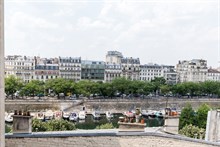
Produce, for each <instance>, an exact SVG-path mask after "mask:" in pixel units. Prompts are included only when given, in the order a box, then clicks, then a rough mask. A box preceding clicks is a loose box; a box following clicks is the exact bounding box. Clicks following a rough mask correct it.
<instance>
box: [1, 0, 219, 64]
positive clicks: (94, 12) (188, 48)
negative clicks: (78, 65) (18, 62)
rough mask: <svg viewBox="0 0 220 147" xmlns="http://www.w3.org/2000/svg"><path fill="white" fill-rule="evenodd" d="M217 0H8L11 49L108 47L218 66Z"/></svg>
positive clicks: (92, 53)
mask: <svg viewBox="0 0 220 147" xmlns="http://www.w3.org/2000/svg"><path fill="white" fill-rule="evenodd" d="M218 4H219V3H218V0H199V1H198V0H184V1H183V0H175V1H174V0H172V1H171V0H164V1H160V0H154V1H153V0H138V1H134V0H130V1H129V0H89V1H85V0H84V1H80V0H59V1H58V0H44V1H42V0H29V1H27V0H26V1H23V0H5V36H6V40H5V41H6V45H5V47H6V55H9V54H10V55H12V54H20V55H30V56H33V55H40V56H42V57H55V56H73V57H77V56H81V57H82V58H83V59H91V60H104V59H105V55H106V52H107V51H108V50H118V51H121V52H122V53H123V54H124V56H133V57H139V58H140V60H141V63H142V64H145V63H148V62H156V63H158V64H172V65H175V64H176V63H177V62H178V60H184V59H193V58H203V59H206V60H208V65H209V66H214V67H217V66H218V60H220V58H219V53H218V51H219V49H218V41H219V40H218V39H219V38H218V19H219V18H218V17H219V15H218V12H219V11H218Z"/></svg>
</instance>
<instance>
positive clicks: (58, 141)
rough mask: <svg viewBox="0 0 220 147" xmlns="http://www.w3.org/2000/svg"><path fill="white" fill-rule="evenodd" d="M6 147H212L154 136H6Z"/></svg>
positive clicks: (210, 146)
mask: <svg viewBox="0 0 220 147" xmlns="http://www.w3.org/2000/svg"><path fill="white" fill-rule="evenodd" d="M6 147H212V145H207V144H201V143H195V142H188V141H183V140H177V139H172V138H164V137H154V136H121V137H104V136H103V137H63V138H62V137H60V138H52V137H51V138H7V139H6Z"/></svg>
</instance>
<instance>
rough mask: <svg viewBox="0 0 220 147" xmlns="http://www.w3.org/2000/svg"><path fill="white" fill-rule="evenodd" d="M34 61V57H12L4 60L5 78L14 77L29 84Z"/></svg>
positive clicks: (32, 74) (32, 76)
mask: <svg viewBox="0 0 220 147" xmlns="http://www.w3.org/2000/svg"><path fill="white" fill-rule="evenodd" d="M34 70H35V60H34V57H27V56H20V55H13V56H7V57H6V58H5V76H6V77H7V76H9V75H14V76H16V77H17V78H20V79H22V80H23V81H24V82H26V83H27V82H29V81H31V80H32V79H33V78H34Z"/></svg>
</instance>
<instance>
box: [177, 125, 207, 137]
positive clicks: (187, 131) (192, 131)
mask: <svg viewBox="0 0 220 147" xmlns="http://www.w3.org/2000/svg"><path fill="white" fill-rule="evenodd" d="M179 134H182V135H185V136H187V137H191V138H202V139H204V138H205V129H203V128H199V127H197V126H193V125H192V124H190V125H186V126H185V127H183V128H182V129H181V130H179Z"/></svg>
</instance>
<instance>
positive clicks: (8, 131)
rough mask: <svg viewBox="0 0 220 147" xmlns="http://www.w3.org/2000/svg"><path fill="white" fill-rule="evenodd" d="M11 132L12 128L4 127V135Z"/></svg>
mask: <svg viewBox="0 0 220 147" xmlns="http://www.w3.org/2000/svg"><path fill="white" fill-rule="evenodd" d="M11 132H12V127H9V126H8V125H5V133H11Z"/></svg>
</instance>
